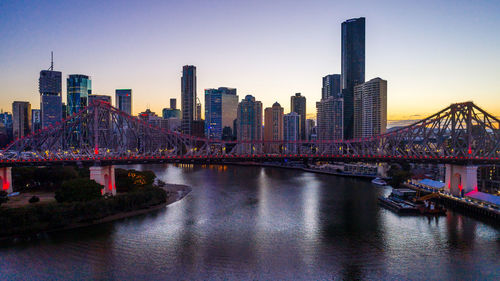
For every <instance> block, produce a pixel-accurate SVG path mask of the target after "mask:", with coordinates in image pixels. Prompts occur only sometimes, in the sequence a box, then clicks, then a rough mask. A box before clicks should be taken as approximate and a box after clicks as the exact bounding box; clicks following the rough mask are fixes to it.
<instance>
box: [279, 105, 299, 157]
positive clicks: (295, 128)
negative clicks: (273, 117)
mask: <svg viewBox="0 0 500 281" xmlns="http://www.w3.org/2000/svg"><path fill="white" fill-rule="evenodd" d="M300 119H301V116H300V115H299V114H297V113H295V112H290V113H288V114H285V115H284V116H283V139H284V140H285V142H287V141H288V142H292V143H287V150H286V151H285V153H287V152H288V153H297V147H298V145H297V143H293V142H296V141H298V140H300V137H301V136H300V135H301V132H300V131H301V127H300Z"/></svg>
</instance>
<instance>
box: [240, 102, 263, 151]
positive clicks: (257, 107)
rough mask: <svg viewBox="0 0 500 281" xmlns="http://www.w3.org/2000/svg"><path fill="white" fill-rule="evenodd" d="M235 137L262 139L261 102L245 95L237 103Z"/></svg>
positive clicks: (241, 139)
mask: <svg viewBox="0 0 500 281" xmlns="http://www.w3.org/2000/svg"><path fill="white" fill-rule="evenodd" d="M237 134H238V136H237V139H238V140H240V141H243V140H262V103H261V102H260V101H256V100H255V98H254V97H253V96H251V95H247V96H246V97H245V98H244V99H243V100H242V101H241V102H240V103H239V104H238V126H237Z"/></svg>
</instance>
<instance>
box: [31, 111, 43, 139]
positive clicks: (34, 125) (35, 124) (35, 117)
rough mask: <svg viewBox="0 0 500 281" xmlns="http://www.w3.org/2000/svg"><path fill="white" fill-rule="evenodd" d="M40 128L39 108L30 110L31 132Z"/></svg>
mask: <svg viewBox="0 0 500 281" xmlns="http://www.w3.org/2000/svg"><path fill="white" fill-rule="evenodd" d="M41 128H42V116H41V111H40V109H32V110H31V132H32V133H36V132H37V131H38V130H40V129H41Z"/></svg>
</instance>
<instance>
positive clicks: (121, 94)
mask: <svg viewBox="0 0 500 281" xmlns="http://www.w3.org/2000/svg"><path fill="white" fill-rule="evenodd" d="M115 107H116V108H118V109H119V110H121V111H124V112H126V113H127V114H129V115H132V89H116V90H115Z"/></svg>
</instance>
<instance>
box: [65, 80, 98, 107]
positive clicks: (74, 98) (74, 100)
mask: <svg viewBox="0 0 500 281" xmlns="http://www.w3.org/2000/svg"><path fill="white" fill-rule="evenodd" d="M66 83H67V95H68V100H67V111H68V116H71V115H73V114H75V113H77V112H79V111H80V109H82V108H84V107H86V106H87V105H88V98H89V95H90V94H92V81H91V80H90V77H89V76H87V75H81V74H71V75H70V76H69V77H68V79H67V80H66Z"/></svg>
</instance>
